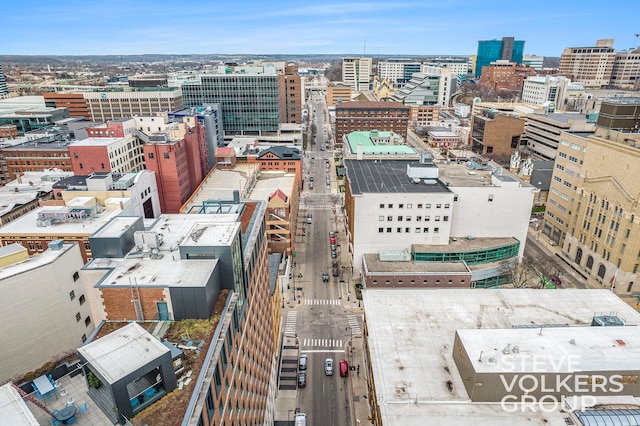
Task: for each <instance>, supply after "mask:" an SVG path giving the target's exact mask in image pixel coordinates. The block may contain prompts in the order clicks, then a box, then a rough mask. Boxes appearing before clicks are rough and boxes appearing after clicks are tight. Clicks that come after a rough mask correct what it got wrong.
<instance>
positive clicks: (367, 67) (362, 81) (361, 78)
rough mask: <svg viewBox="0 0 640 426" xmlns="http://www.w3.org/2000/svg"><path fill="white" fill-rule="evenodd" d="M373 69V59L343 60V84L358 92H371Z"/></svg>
mask: <svg viewBox="0 0 640 426" xmlns="http://www.w3.org/2000/svg"><path fill="white" fill-rule="evenodd" d="M372 69H373V60H372V59H371V58H342V82H343V83H345V84H348V85H349V86H351V88H352V89H353V90H355V91H357V92H360V91H363V90H369V82H370V81H371V71H372Z"/></svg>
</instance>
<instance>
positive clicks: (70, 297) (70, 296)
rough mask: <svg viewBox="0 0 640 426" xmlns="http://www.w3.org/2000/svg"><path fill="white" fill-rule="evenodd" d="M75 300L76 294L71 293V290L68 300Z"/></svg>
mask: <svg viewBox="0 0 640 426" xmlns="http://www.w3.org/2000/svg"><path fill="white" fill-rule="evenodd" d="M75 298H76V292H75V291H73V290H71V291H70V292H69V299H71V300H73V299H75Z"/></svg>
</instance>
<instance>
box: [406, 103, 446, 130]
mask: <svg viewBox="0 0 640 426" xmlns="http://www.w3.org/2000/svg"><path fill="white" fill-rule="evenodd" d="M439 121H440V106H438V105H428V106H425V105H409V126H410V127H411V128H413V129H415V128H416V127H431V126H437V125H438V122H439Z"/></svg>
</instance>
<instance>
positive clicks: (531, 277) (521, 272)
mask: <svg viewBox="0 0 640 426" xmlns="http://www.w3.org/2000/svg"><path fill="white" fill-rule="evenodd" d="M503 268H504V272H505V273H506V274H508V275H509V276H510V277H511V283H512V284H513V287H514V288H531V287H536V286H537V285H538V280H537V279H536V276H535V274H534V271H532V270H531V268H530V267H529V266H528V265H526V264H525V263H524V262H523V261H521V262H518V261H517V260H514V261H512V262H508V263H505V264H504V266H503Z"/></svg>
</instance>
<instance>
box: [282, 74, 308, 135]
mask: <svg viewBox="0 0 640 426" xmlns="http://www.w3.org/2000/svg"><path fill="white" fill-rule="evenodd" d="M284 70H285V71H284V75H282V74H281V76H280V92H281V93H280V97H281V99H282V102H283V103H284V104H283V105H282V113H283V115H284V116H283V118H282V122H283V123H296V124H301V123H302V105H303V104H304V87H303V79H302V78H301V77H300V74H298V66H297V65H287V66H286V67H285V68H284Z"/></svg>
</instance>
